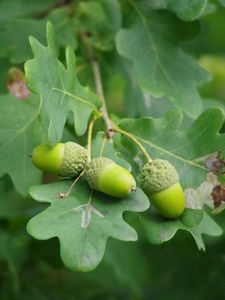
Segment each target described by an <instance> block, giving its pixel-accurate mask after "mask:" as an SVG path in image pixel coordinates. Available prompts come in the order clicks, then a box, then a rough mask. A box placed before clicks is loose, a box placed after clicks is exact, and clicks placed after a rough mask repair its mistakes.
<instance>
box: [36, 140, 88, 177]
mask: <svg viewBox="0 0 225 300" xmlns="http://www.w3.org/2000/svg"><path fill="white" fill-rule="evenodd" d="M87 157H88V154H87V150H86V149H85V148H84V147H82V146H80V145H79V144H77V143H73V142H67V143H65V144H64V143H58V144H57V145H56V146H55V147H53V148H52V147H51V146H50V145H49V144H42V145H39V146H37V147H35V148H34V150H33V152H32V162H33V164H34V165H35V166H36V167H37V168H38V169H40V170H42V171H44V172H49V173H54V174H57V175H60V176H62V177H77V176H78V175H79V174H80V172H81V171H82V170H83V169H84V167H85V165H86V163H87V159H88V158H87Z"/></svg>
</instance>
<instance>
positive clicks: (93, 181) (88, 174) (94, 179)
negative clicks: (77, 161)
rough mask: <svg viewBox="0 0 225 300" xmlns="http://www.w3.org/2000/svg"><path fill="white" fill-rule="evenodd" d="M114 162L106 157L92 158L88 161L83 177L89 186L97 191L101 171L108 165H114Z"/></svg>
mask: <svg viewBox="0 0 225 300" xmlns="http://www.w3.org/2000/svg"><path fill="white" fill-rule="evenodd" d="M115 164H116V163H115V162H114V161H113V160H111V159H110V158H107V157H98V158H93V159H92V160H91V161H90V162H88V163H87V165H86V167H85V178H86V180H87V182H88V184H89V186H90V187H91V188H92V189H94V190H96V191H99V186H98V183H99V178H100V176H101V174H102V172H103V170H104V169H105V168H106V167H107V166H108V165H115Z"/></svg>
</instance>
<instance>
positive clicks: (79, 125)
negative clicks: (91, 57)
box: [25, 23, 100, 145]
mask: <svg viewBox="0 0 225 300" xmlns="http://www.w3.org/2000/svg"><path fill="white" fill-rule="evenodd" d="M47 40H48V47H44V46H43V45H41V44H40V43H39V42H38V41H37V40H36V39H34V38H31V39H30V43H31V47H32V50H33V53H34V58H33V59H32V60H29V61H27V62H26V64H25V71H26V78H27V80H28V84H29V86H30V87H31V89H32V90H33V91H34V92H35V93H37V94H38V95H39V96H40V98H41V103H40V114H41V120H42V122H43V124H45V126H46V127H47V130H48V140H49V142H50V143H51V144H52V145H54V144H56V143H57V142H59V141H60V140H61V137H62V133H63V128H64V125H65V122H66V119H67V117H68V114H69V112H70V111H72V113H73V115H74V126H75V129H76V132H77V134H78V135H83V134H84V133H85V132H86V129H87V125H88V120H89V117H90V116H91V114H92V112H93V111H96V112H97V111H98V107H99V106H100V101H99V100H98V98H97V96H96V95H95V94H94V93H92V92H91V91H90V90H89V89H88V88H87V87H83V86H82V85H81V84H80V83H79V81H78V79H77V76H76V69H75V56H74V53H73V50H72V49H71V48H70V47H68V48H67V50H66V65H67V68H65V67H64V65H63V64H62V63H61V62H60V61H59V60H58V58H57V53H56V46H55V37H54V29H53V26H52V25H51V23H48V25H47Z"/></svg>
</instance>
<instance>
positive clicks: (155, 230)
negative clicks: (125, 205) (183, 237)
mask: <svg viewBox="0 0 225 300" xmlns="http://www.w3.org/2000/svg"><path fill="white" fill-rule="evenodd" d="M193 214H194V215H193ZM196 216H197V219H198V221H197V222H196ZM193 221H194V222H193ZM199 221H200V222H199ZM195 222H196V225H194V223H195ZM143 226H144V229H145V232H146V236H147V238H148V240H149V241H150V242H151V243H153V244H161V243H164V242H166V241H168V240H170V239H171V238H173V237H174V235H175V234H176V232H177V231H178V230H186V231H189V232H190V233H191V235H192V236H193V238H194V240H195V242H196V244H197V247H198V249H199V250H201V249H202V250H205V244H204V241H203V239H202V235H203V234H206V235H210V236H219V235H221V234H222V229H221V228H220V227H219V225H217V224H216V223H215V222H214V221H213V219H212V218H211V217H210V216H209V215H208V214H207V213H206V212H205V211H202V218H201V220H200V214H199V212H197V213H196V211H195V210H191V209H186V211H185V213H184V215H182V216H181V217H180V218H179V219H175V220H168V219H165V218H162V217H160V216H158V215H149V216H148V217H144V218H143Z"/></svg>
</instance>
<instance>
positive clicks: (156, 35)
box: [116, 1, 210, 118]
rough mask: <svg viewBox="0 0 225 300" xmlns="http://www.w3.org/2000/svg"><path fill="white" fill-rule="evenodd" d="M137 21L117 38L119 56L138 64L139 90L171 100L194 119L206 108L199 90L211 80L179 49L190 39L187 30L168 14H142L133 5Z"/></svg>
mask: <svg viewBox="0 0 225 300" xmlns="http://www.w3.org/2000/svg"><path fill="white" fill-rule="evenodd" d="M131 4H132V5H131V7H133V9H134V11H135V12H136V15H137V17H136V21H135V23H134V24H133V25H131V27H130V28H129V29H121V30H120V31H119V33H118V34H117V37H116V44H117V50H118V52H119V54H120V55H121V56H123V57H125V58H127V59H130V60H132V61H133V63H134V71H135V75H136V78H137V81H138V84H139V86H140V87H141V89H142V90H144V91H145V92H148V93H150V94H151V95H153V96H154V97H157V98H159V97H162V96H165V97H167V98H168V99H169V100H170V101H171V102H172V103H173V104H174V105H176V106H177V107H179V108H181V109H182V110H183V111H185V112H186V113H187V114H188V115H189V116H190V117H192V118H193V117H197V116H198V115H199V114H200V112H201V108H202V103H201V98H200V95H199V93H198V91H197V86H198V85H199V84H201V83H202V82H204V81H207V80H208V79H209V78H210V76H209V75H208V73H206V71H205V70H203V69H202V68H201V67H200V66H199V65H198V64H197V63H196V62H195V60H194V59H193V58H192V57H190V56H189V55H187V54H186V53H185V52H184V51H183V50H182V49H181V48H180V47H179V45H178V41H179V39H181V38H183V37H184V36H186V31H185V33H184V32H183V30H185V28H184V27H185V26H186V25H183V23H182V22H180V21H178V20H177V19H176V18H175V17H173V16H172V15H171V14H169V13H167V12H157V11H152V10H149V9H146V8H145V13H143V12H142V9H140V8H139V7H138V6H137V5H136V4H134V2H133V1H131Z"/></svg>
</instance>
